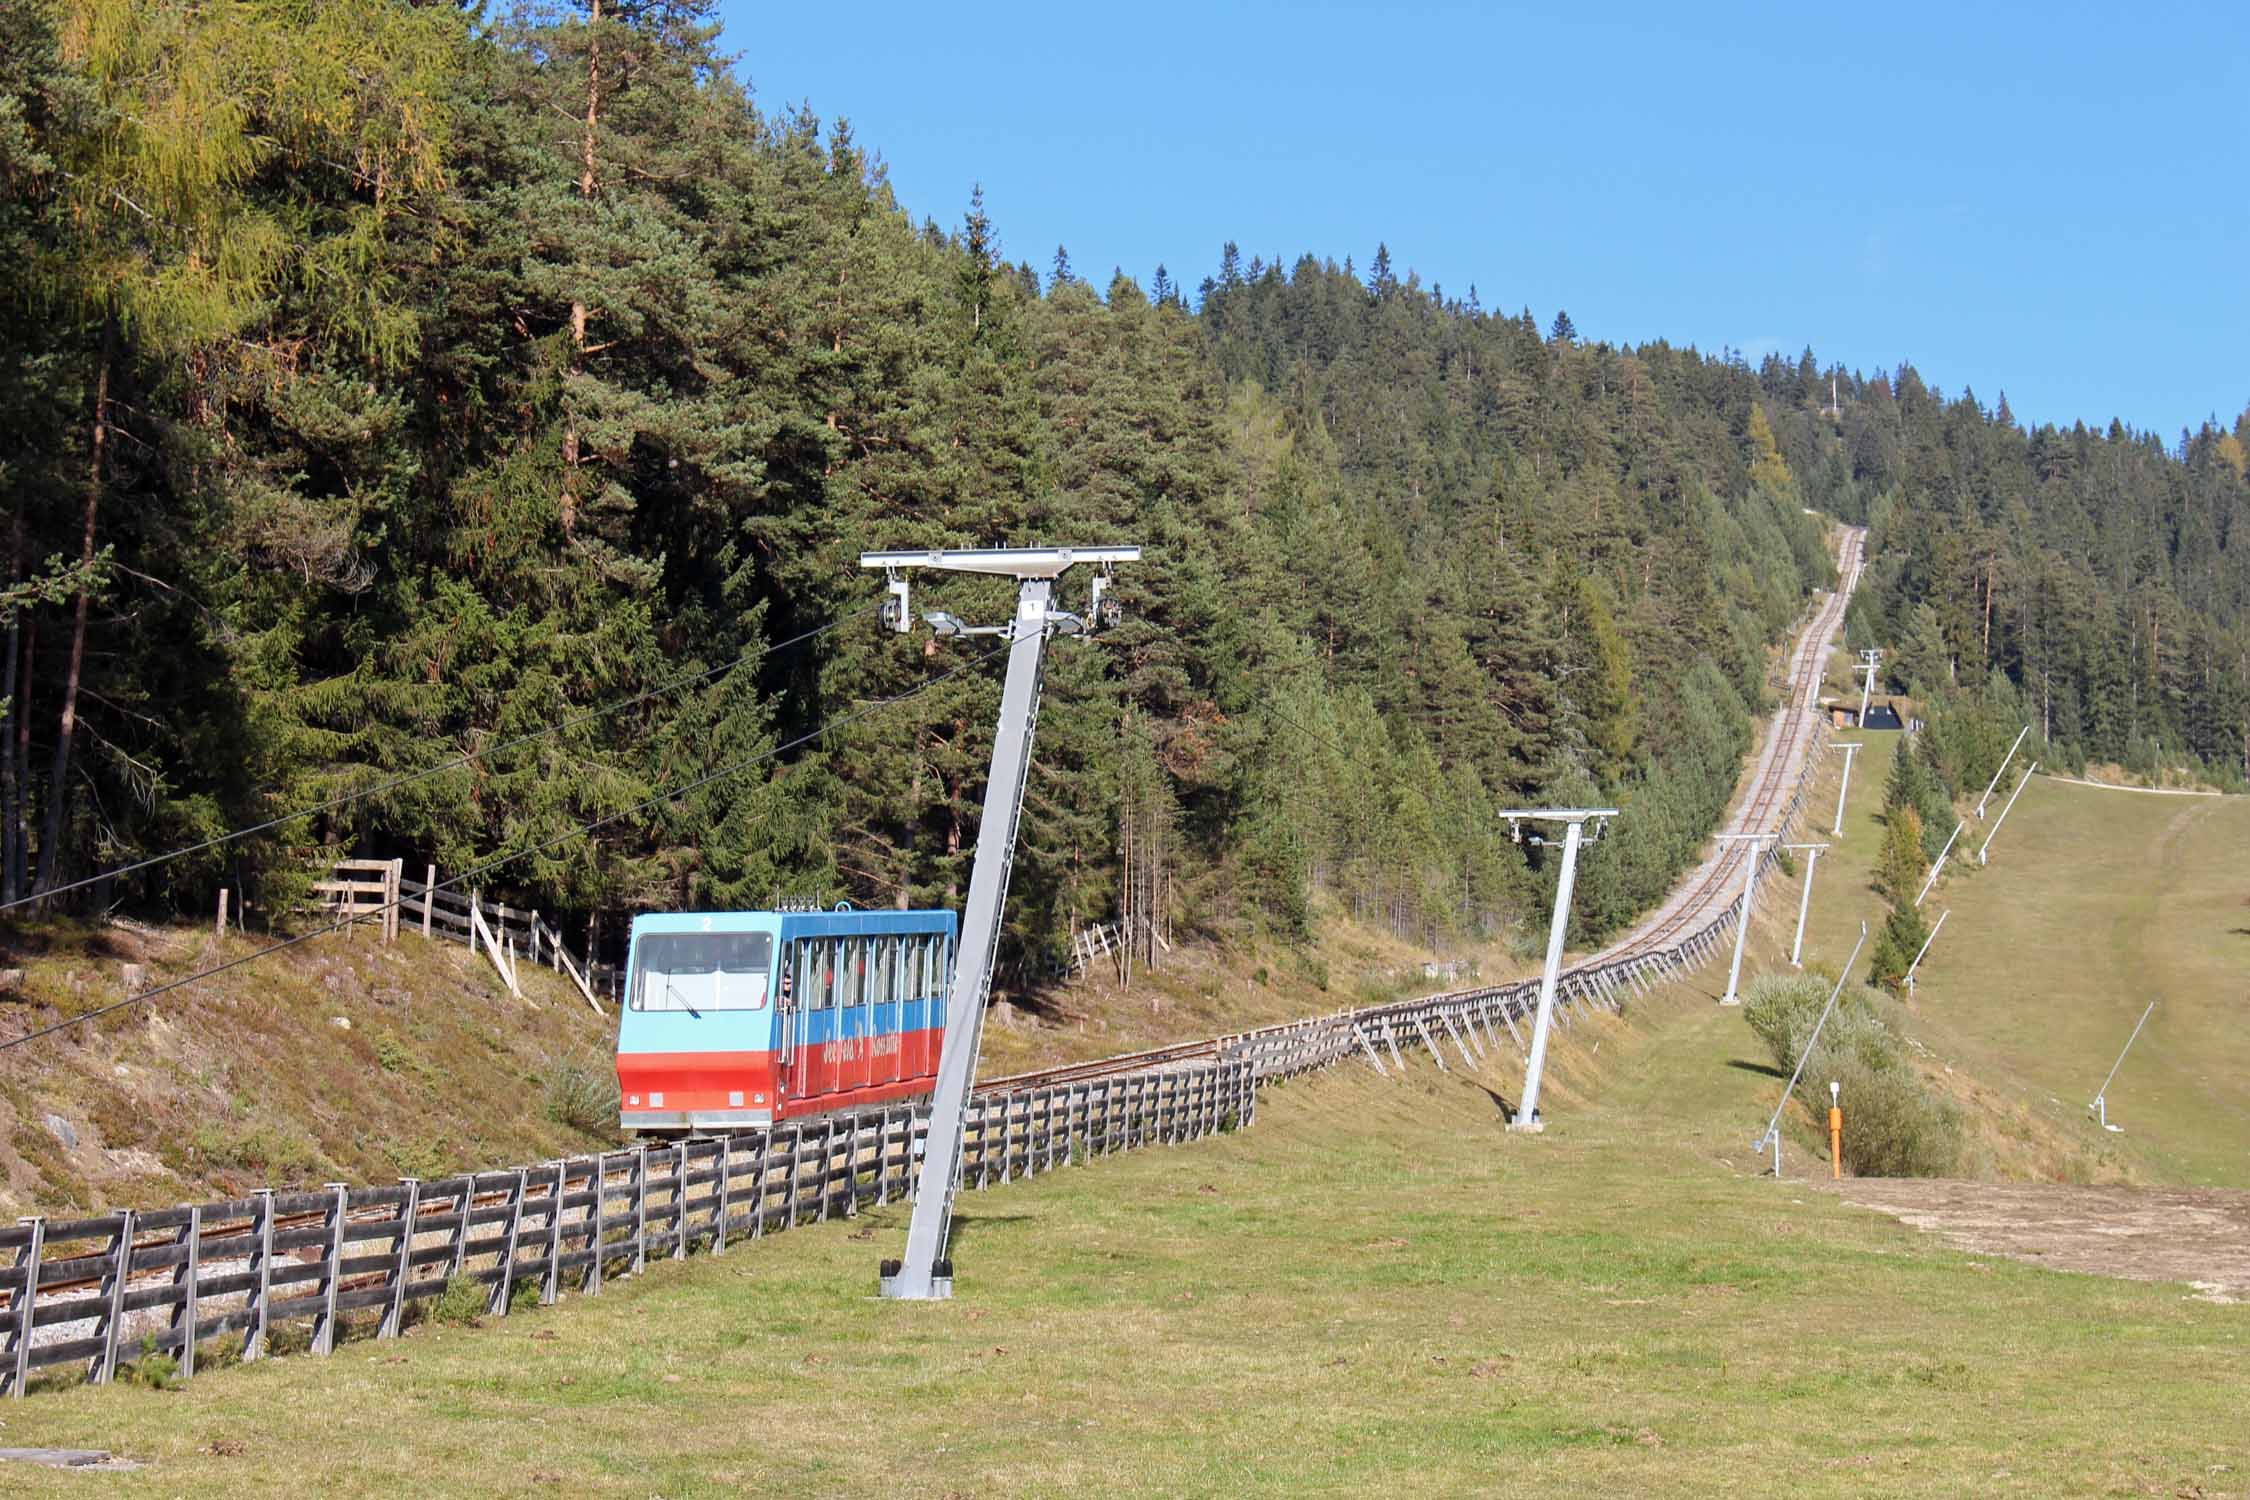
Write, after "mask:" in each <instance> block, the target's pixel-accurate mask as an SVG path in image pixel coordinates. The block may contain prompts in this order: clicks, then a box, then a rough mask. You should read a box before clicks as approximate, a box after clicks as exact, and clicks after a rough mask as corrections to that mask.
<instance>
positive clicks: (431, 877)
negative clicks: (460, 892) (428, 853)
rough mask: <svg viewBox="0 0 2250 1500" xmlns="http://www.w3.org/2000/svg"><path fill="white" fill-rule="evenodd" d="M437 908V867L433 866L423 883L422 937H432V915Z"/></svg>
mask: <svg viewBox="0 0 2250 1500" xmlns="http://www.w3.org/2000/svg"><path fill="white" fill-rule="evenodd" d="M436 907H437V866H436V865H434V864H433V865H431V866H430V867H429V870H428V878H427V879H425V880H424V881H423V882H422V936H424V937H428V936H429V935H430V913H431V912H432V911H433V910H435V909H436Z"/></svg>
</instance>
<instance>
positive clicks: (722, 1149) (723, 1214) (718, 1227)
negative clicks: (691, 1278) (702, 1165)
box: [711, 1135, 734, 1255]
mask: <svg viewBox="0 0 2250 1500" xmlns="http://www.w3.org/2000/svg"><path fill="white" fill-rule="evenodd" d="M733 1170H734V1137H733V1136H731V1135H722V1136H720V1137H719V1212H718V1217H717V1218H716V1219H714V1220H712V1223H711V1253H712V1254H713V1255H724V1254H726V1253H727V1209H728V1206H729V1205H728V1200H729V1199H730V1198H731V1196H732V1194H731V1193H730V1192H729V1191H728V1182H727V1177H728V1174H730V1173H731V1172H733Z"/></svg>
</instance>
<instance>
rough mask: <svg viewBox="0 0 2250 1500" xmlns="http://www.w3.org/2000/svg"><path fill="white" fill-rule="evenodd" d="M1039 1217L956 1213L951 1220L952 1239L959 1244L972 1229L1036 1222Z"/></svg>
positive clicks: (1032, 1215) (1033, 1215) (1031, 1215)
mask: <svg viewBox="0 0 2250 1500" xmlns="http://www.w3.org/2000/svg"><path fill="white" fill-rule="evenodd" d="M1038 1218H1039V1216H1038V1215H1037V1214H964V1213H956V1214H954V1216H953V1218H952V1221H951V1223H952V1239H953V1242H954V1243H955V1244H959V1243H960V1241H961V1237H962V1235H963V1234H964V1233H966V1232H967V1231H969V1230H971V1229H978V1230H981V1229H984V1228H986V1227H987V1226H989V1225H996V1224H1031V1223H1036V1222H1037V1221H1038Z"/></svg>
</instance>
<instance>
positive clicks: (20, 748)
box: [0, 615, 39, 897]
mask: <svg viewBox="0 0 2250 1500" xmlns="http://www.w3.org/2000/svg"><path fill="white" fill-rule="evenodd" d="M38 659H39V617H38V616H37V615H33V616H32V617H31V622H30V624H29V625H27V626H26V627H25V628H24V632H23V667H22V669H21V670H20V671H18V672H17V674H16V722H15V732H14V733H13V734H11V735H9V736H8V740H9V743H7V744H0V755H5V756H8V757H11V758H12V759H13V762H14V764H15V771H16V806H15V820H16V823H15V828H16V836H15V863H14V864H13V865H11V866H10V867H9V878H10V881H11V883H12V884H13V885H14V887H15V892H16V895H17V896H19V897H21V896H26V895H29V894H30V892H31V878H30V877H31V664H32V663H33V662H35V661H37V660H38Z"/></svg>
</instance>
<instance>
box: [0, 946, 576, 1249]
mask: <svg viewBox="0 0 2250 1500" xmlns="http://www.w3.org/2000/svg"><path fill="white" fill-rule="evenodd" d="M262 941H263V940H262V939H256V938H243V937H230V938H229V939H228V940H227V942H226V944H225V945H224V946H223V948H222V946H221V945H219V944H217V943H216V942H214V940H213V939H212V937H211V935H210V933H209V932H208V931H205V930H201V929H180V928H165V929H158V928H150V927H144V926H142V925H140V924H138V923H131V924H127V923H112V924H108V925H105V926H103V927H100V928H95V929H69V930H62V929H55V928H45V929H40V930H39V931H37V932H36V933H34V934H29V935H26V936H24V937H20V938H17V939H16V940H15V941H14V943H13V944H12V945H11V947H10V949H9V950H8V951H7V952H5V953H0V967H18V968H21V969H22V970H23V971H24V979H23V983H22V988H21V991H20V992H19V993H18V994H17V995H15V996H12V997H10V1001H11V1003H9V1004H6V1005H0V1012H12V1013H13V1014H11V1015H9V1016H8V1017H7V1023H6V1028H7V1031H8V1032H9V1033H10V1034H16V1035H20V1034H21V1033H22V1032H23V1031H25V1030H28V1029H29V1028H30V1026H31V1025H32V1024H35V1023H38V1022H42V1021H46V1020H51V1019H53V1018H55V1017H56V1016H57V1015H63V1014H73V1013H77V1012H82V1011H85V1010H89V1009H92V1008H93V1007H95V1006H97V1005H101V1004H106V1003H108V1002H110V1001H112V1000H116V999H119V998H121V997H122V994H123V988H122V986H123V982H124V980H123V974H122V970H123V966H124V965H126V964H139V965H141V966H142V967H143V969H144V971H145V973H146V975H147V981H146V982H147V983H149V984H152V985H153V984H159V983H162V982H164V981H165V980H167V979H171V978H177V977H179V976H181V975H183V974H187V973H190V972H193V971H194V970H195V969H197V968H201V967H205V966H207V965H208V964H210V963H212V962H215V961H217V960H218V959H219V958H220V957H222V956H225V955H232V954H236V953H244V952H248V951H250V949H251V947H252V946H253V945H254V944H258V943H261V942H262ZM521 978H522V981H523V989H524V998H523V999H521V1000H518V999H516V998H514V997H513V996H511V995H509V993H508V992H507V990H506V988H505V987H504V986H503V985H502V984H501V983H500V980H499V977H498V975H496V974H495V973H494V972H493V970H492V967H491V965H490V964H489V963H488V962H487V961H486V960H485V959H484V958H483V957H482V956H478V957H474V958H472V957H471V956H470V954H469V952H468V950H467V949H466V948H463V947H461V946H459V945H457V944H453V943H447V942H443V941H438V940H431V939H425V938H423V937H421V936H420V935H419V934H416V933H412V932H408V933H404V934H402V935H401V936H400V938H399V940H398V942H397V943H396V944H395V945H392V946H389V947H385V946H383V945H381V944H380V943H379V942H378V941H377V940H376V939H375V937H374V936H373V935H372V934H371V933H370V934H365V935H352V936H338V937H325V938H320V939H318V940H316V941H313V942H310V943H306V944H303V945H302V946H300V947H297V948H293V949H290V950H288V951H286V952H282V953H277V954H275V955H274V956H273V957H272V958H270V959H266V960H264V961H261V962H259V963H257V964H252V965H246V966H244V967H243V968H240V969H237V970H235V971H233V972H231V973H228V974H224V975H221V976H219V977H218V978H216V979H212V980H208V981H205V982H204V983H202V984H199V985H194V986H191V987H189V988H187V989H184V990H178V991H175V992H173V993H171V994H169V995H166V996H163V997H161V998H159V999H157V1000H155V1001H152V1002H151V1003H149V1004H148V1005H145V1006H140V1007H135V1008H133V1009H130V1010H126V1011H122V1012H120V1013H118V1014H117V1015H116V1016H114V1017H111V1018H107V1019H104V1020H101V1021H97V1022H89V1023H87V1024H86V1025H83V1026H78V1027H74V1028H72V1029H71V1030H69V1031H65V1032H62V1033H59V1034H57V1035H55V1036H52V1037H47V1038H44V1039H42V1040H39V1041H35V1042H32V1043H29V1044H27V1045H26V1046H24V1047H23V1048H20V1049H17V1050H14V1051H11V1052H9V1053H7V1054H5V1058H6V1062H5V1066H4V1067H0V1212H6V1213H10V1214H15V1213H32V1212H38V1213H46V1214H54V1213H57V1212H62V1211H66V1210H69V1209H71V1208H73V1207H79V1208H91V1207H95V1206H97V1205H98V1206H100V1207H103V1208H117V1207H148V1206H154V1205H159V1204H171V1203H174V1202H179V1201H182V1200H184V1199H187V1198H190V1197H194V1196H198V1195H206V1196H208V1195H218V1196H232V1195H233V1194H234V1193H235V1192H237V1191H240V1190H245V1189H249V1188H256V1187H268V1186H271V1187H283V1186H290V1185H298V1184H309V1183H318V1182H323V1181H329V1180H347V1181H351V1182H355V1183H358V1182H380V1181H383V1180H385V1179H387V1178H393V1177H399V1176H406V1175H416V1176H434V1175H438V1174H441V1173H443V1172H446V1171H451V1170H458V1169H461V1168H468V1167H476V1168H483V1167H492V1166H496V1165H499V1164H501V1163H503V1162H517V1161H526V1160H538V1159H540V1158H542V1157H548V1156H553V1155H556V1154H558V1153H561V1152H565V1151H579V1150H584V1149H585V1148H586V1147H587V1146H589V1145H590V1144H592V1143H593V1142H594V1141H595V1140H596V1139H597V1138H610V1139H613V1138H614V1134H613V1133H611V1134H610V1135H607V1136H605V1137H596V1136H593V1135H589V1134H587V1133H585V1132H583V1131H580V1130H577V1129H574V1128H572V1127H570V1126H567V1125H563V1124H560V1123H558V1122H557V1121H555V1120H553V1119H551V1118H549V1116H548V1114H547V1112H546V1110H545V1109H544V1108H543V1097H542V1096H543V1088H544V1083H545V1080H546V1077H547V1075H548V1074H549V1072H550V1071H551V1070H552V1069H553V1068H555V1067H556V1066H558V1065H562V1066H568V1065H571V1064H574V1063H575V1064H576V1065H578V1066H579V1067H581V1068H583V1069H584V1070H586V1071H587V1072H589V1073H591V1074H593V1075H594V1076H595V1077H596V1078H597V1079H604V1078H607V1077H608V1075H609V1051H610V1043H611V1040H612V1038H613V1037H614V1035H615V1025H616V1022H615V1020H614V1017H613V1016H597V1015H595V1014H594V1012H593V1010H592V1009H591V1008H590V1007H589V1006H588V1005H587V1004H586V1001H585V999H584V998H583V997H582V996H581V995H579V993H578V992H577V990H576V989H574V988H573V987H571V986H570V985H569V984H568V982H567V981H563V980H561V979H559V978H558V977H557V976H556V975H553V974H550V973H547V972H546V971H543V970H535V969H533V968H532V967H530V966H529V965H528V964H527V965H524V966H523V968H522V970H521ZM347 1023H348V1024H347ZM613 1118H614V1117H613Z"/></svg>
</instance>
